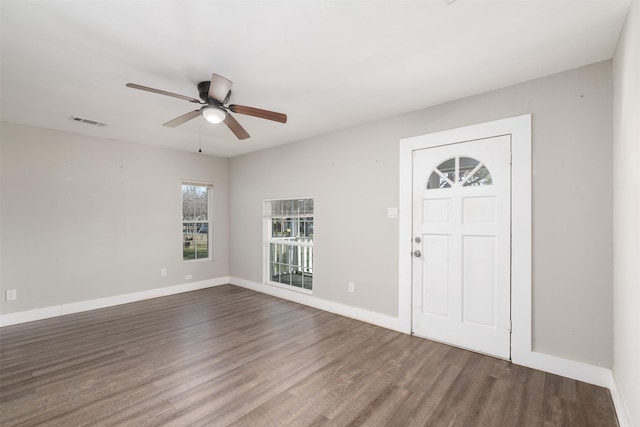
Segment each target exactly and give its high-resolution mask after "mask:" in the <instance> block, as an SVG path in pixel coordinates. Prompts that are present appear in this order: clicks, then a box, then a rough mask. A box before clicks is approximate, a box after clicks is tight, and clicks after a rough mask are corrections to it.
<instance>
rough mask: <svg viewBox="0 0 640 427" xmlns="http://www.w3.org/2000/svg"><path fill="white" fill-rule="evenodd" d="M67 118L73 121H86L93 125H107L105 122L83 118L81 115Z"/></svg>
mask: <svg viewBox="0 0 640 427" xmlns="http://www.w3.org/2000/svg"><path fill="white" fill-rule="evenodd" d="M69 120H72V121H74V122H80V123H86V124H88V125H93V126H100V127H103V126H107V124H106V123H102V122H98V121H96V120H91V119H83V118H82V117H76V116H71V117H69Z"/></svg>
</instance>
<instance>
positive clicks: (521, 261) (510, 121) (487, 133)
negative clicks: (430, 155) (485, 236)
mask: <svg viewBox="0 0 640 427" xmlns="http://www.w3.org/2000/svg"><path fill="white" fill-rule="evenodd" d="M501 135H509V136H510V138H511V150H512V176H511V189H512V199H511V215H512V220H511V221H512V224H511V226H512V231H511V247H512V255H511V264H512V274H511V286H512V287H511V301H512V302H511V307H512V316H511V321H512V335H511V358H512V361H514V362H515V363H518V361H519V360H527V359H528V358H529V356H530V355H531V353H532V335H531V330H532V329H531V321H532V315H531V252H532V247H531V115H530V114H526V115H522V116H517V117H512V118H507V119H501V120H496V121H492V122H487V123H481V124H477V125H472V126H465V127H461V128H457V129H451V130H446V131H442V132H436V133H431V134H426V135H420V136H416V137H412V138H405V139H402V140H400V189H399V190H400V191H399V194H400V200H399V215H398V219H399V224H398V226H399V246H398V271H399V278H398V279H399V295H398V317H399V320H400V322H401V324H403V325H404V328H405V330H406V332H407V333H411V318H412V316H411V298H412V280H411V271H412V251H413V246H412V239H413V236H412V197H413V189H412V185H413V184H412V179H413V170H412V168H413V162H412V158H413V151H414V150H420V149H424V148H431V147H437V146H441V145H448V144H453V143H458V142H465V141H472V140H476V139H482V138H491V137H494V136H501Z"/></svg>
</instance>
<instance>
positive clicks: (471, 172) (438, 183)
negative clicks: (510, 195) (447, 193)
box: [427, 157, 493, 190]
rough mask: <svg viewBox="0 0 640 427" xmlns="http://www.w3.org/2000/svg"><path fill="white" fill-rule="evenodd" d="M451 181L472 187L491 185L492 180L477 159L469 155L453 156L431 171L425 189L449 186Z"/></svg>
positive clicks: (456, 184)
mask: <svg viewBox="0 0 640 427" xmlns="http://www.w3.org/2000/svg"><path fill="white" fill-rule="evenodd" d="M438 171H439V172H440V173H441V174H442V175H444V176H445V177H446V179H445V178H443V177H442V175H440V174H439V173H438ZM447 180H448V181H447ZM451 183H453V185H454V186H459V185H462V186H464V187H474V186H483V185H492V184H493V181H492V179H491V174H490V173H489V170H488V169H487V168H486V166H484V165H482V163H481V162H479V161H478V160H476V159H473V158H471V157H454V158H452V159H449V160H447V161H445V162H442V163H440V165H438V167H437V169H436V170H434V171H433V172H432V173H431V175H430V176H429V180H428V181H427V190H429V189H434V188H450V187H451Z"/></svg>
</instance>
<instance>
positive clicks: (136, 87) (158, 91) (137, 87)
mask: <svg viewBox="0 0 640 427" xmlns="http://www.w3.org/2000/svg"><path fill="white" fill-rule="evenodd" d="M127 87H130V88H133V89H140V90H146V91H147V92H153V93H158V94H160V95H166V96H173V97H174V98H179V99H184V100H185V101H189V102H195V103H196V104H203V102H202V101H199V100H197V99H195V98H191V97H190V96H184V95H179V94H177V93H173V92H167V91H166V90H160V89H154V88H152V87H147V86H142V85H137V84H135V83H127Z"/></svg>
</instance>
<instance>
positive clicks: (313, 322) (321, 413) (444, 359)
mask: <svg viewBox="0 0 640 427" xmlns="http://www.w3.org/2000/svg"><path fill="white" fill-rule="evenodd" d="M0 425H2V426H14V425H21V426H32V425H47V426H85V425H86V426H89V425H90V426H103V425H104V426H107V425H117V426H129V425H131V426H145V425H150V426H164V425H168V426H205V425H206V426H227V425H232V426H276V425H288V426H289V425H290V426H347V425H349V426H359V425H366V426H616V425H617V421H616V417H615V412H614V408H613V404H612V401H611V397H610V394H609V391H608V390H606V389H604V388H600V387H595V386H592V385H588V384H585V383H581V382H578V381H574V380H570V379H567V378H562V377H559V376H556V375H551V374H546V373H544V372H540V371H536V370H532V369H528V368H524V367H521V366H516V365H512V364H510V363H508V362H505V361H502V360H498V359H494V358H491V357H488V356H482V355H479V354H476V353H472V352H469V351H465V350H461V349H457V348H454V347H450V346H447V345H444V344H439V343H435V342H432V341H429V340H425V339H421V338H416V337H413V336H409V335H404V334H401V333H397V332H393V331H389V330H386V329H384V328H380V327H377V326H373V325H370V324H367V323H363V322H358V321H356V320H352V319H348V318H345V317H341V316H338V315H335V314H331V313H326V312H323V311H320V310H316V309H313V308H310V307H306V306H302V305H298V304H295V303H292V302H288V301H284V300H280V299H277V298H273V297H270V296H267V295H263V294H260V293H256V292H252V291H249V290H245V289H242V288H238V287H235V286H231V285H225V286H219V287H215V288H210V289H205V290H201V291H195V292H189V293H184V294H179V295H174V296H169V297H165V298H157V299H153V300H147V301H142V302H137V303H132V304H126V305H121V306H117V307H111V308H106V309H102V310H95V311H91V312H85V313H79V314H74V315H68V316H63V317H58V318H54V319H47V320H43V321H38V322H31V323H25V324H21V325H15V326H8V327H4V328H1V329H0Z"/></svg>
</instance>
